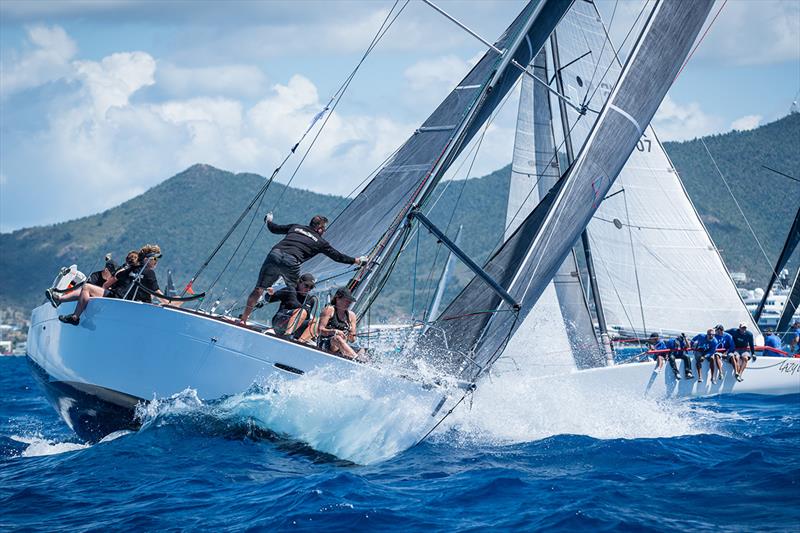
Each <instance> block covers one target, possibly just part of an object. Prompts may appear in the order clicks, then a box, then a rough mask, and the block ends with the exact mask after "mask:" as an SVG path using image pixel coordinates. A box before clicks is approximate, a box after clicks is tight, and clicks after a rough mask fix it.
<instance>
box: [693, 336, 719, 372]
mask: <svg viewBox="0 0 800 533" xmlns="http://www.w3.org/2000/svg"><path fill="white" fill-rule="evenodd" d="M718 346H719V345H718V343H717V339H716V337H714V330H713V329H709V330H708V331H706V334H705V335H703V334H702V333H700V334H698V335H695V336H694V337H692V348H694V364H695V367H696V368H697V382H698V383H702V382H703V360H704V359H708V365H709V370H708V374H709V378H710V379H711V382H712V383H716V381H715V380H714V366H715V360H714V359H715V357H714V356H715V354H716V352H717V347H718Z"/></svg>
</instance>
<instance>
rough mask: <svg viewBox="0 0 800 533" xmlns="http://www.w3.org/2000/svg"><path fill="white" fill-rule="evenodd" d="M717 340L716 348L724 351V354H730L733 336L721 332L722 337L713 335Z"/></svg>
mask: <svg viewBox="0 0 800 533" xmlns="http://www.w3.org/2000/svg"><path fill="white" fill-rule="evenodd" d="M714 338H715V339H716V340H717V346H718V347H721V348H723V349H724V350H725V353H731V352H732V351H733V350H734V348H735V347H734V344H733V335H731V334H730V333H728V332H727V331H723V332H722V335H716V334H715V335H714Z"/></svg>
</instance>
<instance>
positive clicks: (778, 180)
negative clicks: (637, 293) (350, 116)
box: [0, 114, 800, 320]
mask: <svg viewBox="0 0 800 533" xmlns="http://www.w3.org/2000/svg"><path fill="white" fill-rule="evenodd" d="M704 141H705V143H706V145H707V146H708V149H709V150H710V151H711V153H712V154H713V156H714V158H715V159H716V163H717V165H718V166H719V168H720V170H721V172H722V174H723V175H724V176H725V179H726V180H727V182H728V184H729V186H730V187H731V190H732V191H733V193H734V195H735V197H736V199H737V200H738V201H739V203H740V205H741V206H742V208H743V210H744V212H745V214H746V215H747V218H748V219H749V221H750V223H751V225H752V227H753V229H754V231H755V233H756V234H757V235H758V237H759V239H760V240H761V242H762V244H763V246H764V248H765V251H766V253H767V255H768V257H769V262H772V261H774V260H775V258H776V257H777V255H778V254H779V252H780V248H781V246H782V244H783V240H784V237H785V234H786V231H787V230H788V227H789V225H790V224H791V221H792V220H793V218H794V213H795V211H796V209H797V207H798V205H800V183H796V182H793V181H790V180H788V179H786V178H782V177H780V176H777V175H775V174H774V173H771V172H769V171H767V170H764V169H762V168H761V165H762V164H764V165H767V166H770V167H772V168H775V169H778V170H781V171H783V172H786V173H788V174H791V175H793V176H799V175H800V150H798V148H800V115H798V114H793V115H790V116H787V117H785V118H783V119H781V120H778V121H776V122H773V123H770V124H767V125H765V126H762V127H760V128H757V129H755V130H752V131H746V132H738V131H733V132H730V133H726V134H722V135H714V136H710V137H706V138H705V139H704ZM666 148H667V151H668V152H669V155H670V157H671V158H672V160H673V162H674V164H675V166H676V167H677V169H678V171H679V173H680V175H681V176H682V178H683V180H684V183H685V184H686V187H687V190H688V191H689V194H690V195H691V197H692V199H693V200H694V202H695V204H696V206H697V208H698V211H699V212H700V214H701V217H702V218H703V220H704V222H705V223H706V225H707V227H708V229H709V231H710V232H711V234H712V237H713V238H714V241H715V242H716V243H717V245H718V246H719V247H720V248H721V249H722V251H723V252H722V253H723V257H724V258H725V260H726V263H727V264H728V267H729V269H730V270H732V271H746V272H747V273H748V275H749V276H750V277H751V278H753V279H754V283H755V284H756V285H763V284H764V283H765V281H766V278H767V277H768V276H769V272H770V268H771V267H770V264H769V263H768V262H767V261H766V260H765V259H764V257H763V256H762V254H761V252H760V250H759V247H758V245H757V244H756V243H755V241H754V239H753V238H752V236H751V234H750V232H749V230H748V229H747V225H746V223H745V221H744V219H743V218H742V216H741V214H740V213H739V211H738V209H737V208H736V204H735V203H734V202H733V200H732V198H731V195H730V194H729V193H728V191H727V190H726V188H725V185H724V183H723V181H722V178H720V176H719V174H718V173H717V171H716V169H715V168H714V165H713V163H712V162H711V159H710V158H709V157H708V154H707V153H705V149H704V148H703V145H702V143H701V142H700V141H699V140H693V141H689V142H683V143H667V145H666ZM509 174H510V170H509V167H505V168H503V169H500V170H498V171H496V172H494V173H492V174H490V175H488V176H484V177H481V178H474V179H470V180H465V181H455V182H448V183H447V184H443V185H441V187H440V191H439V192H437V193H436V194H435V195H434V198H436V197H437V196H438V195H439V193H441V197H440V198H439V199H438V200H437V202H436V204H435V207H434V208H433V209H432V211H431V213H430V217H431V218H432V219H433V220H434V222H436V223H437V225H439V226H440V227H442V228H444V227H447V226H448V223H449V228H450V230H449V234H450V235H454V234H455V231H456V229H457V227H458V226H459V225H463V227H464V230H463V231H464V238H463V239H462V245H463V247H464V248H465V250H466V251H467V252H468V253H469V254H470V255H471V256H472V257H474V258H476V260H478V261H479V262H480V261H482V260H485V258H486V257H487V256H488V254H489V253H490V252H491V250H492V249H493V248H494V246H495V245H496V244H497V243H498V241H499V239H500V236H501V234H502V231H503V225H504V221H505V202H506V198H507V195H508V179H509ZM263 180H264V178H263V177H261V176H258V175H255V174H232V173H230V172H225V171H222V170H219V169H216V168H213V167H210V166H208V165H195V166H193V167H191V168H189V169H187V170H185V171H184V172H181V173H180V174H178V175H176V176H173V177H172V178H169V179H168V180H166V181H164V182H163V183H161V184H160V185H158V186H156V187H153V188H152V189H150V190H148V191H146V192H145V193H143V194H142V195H140V196H137V197H135V198H133V199H131V200H129V201H127V202H125V203H123V204H121V205H119V206H117V207H114V208H112V209H109V210H107V211H104V212H102V213H99V214H97V215H92V216H88V217H84V218H80V219H76V220H71V221H68V222H64V223H61V224H56V225H52V226H45V227H35V228H26V229H22V230H18V231H15V232H13V233H4V234H0V251H2V253H1V254H0V279H3V283H2V285H0V306H10V307H17V308H24V309H30V308H31V307H33V306H35V305H37V304H38V303H40V302H42V301H43V297H42V294H43V290H44V288H46V287H47V286H49V284H50V282H51V281H52V278H53V277H54V275H55V273H56V271H57V269H58V268H59V267H61V266H63V265H69V264H72V263H77V264H78V265H79V266H80V267H81V269H82V270H84V271H85V272H87V273H88V272H91V271H92V270H94V269H96V268H99V266H100V264H101V262H102V257H103V255H104V254H105V253H107V252H111V253H112V254H113V256H114V258H115V259H117V260H119V259H121V258H123V257H124V255H125V253H126V252H127V251H128V250H130V249H136V248H139V247H140V246H141V245H142V244H145V243H147V242H155V243H158V244H160V245H161V247H162V250H163V252H164V258H163V259H162V261H161V262H160V264H159V269H158V273H159V277H160V279H161V280H162V284H163V281H164V280H165V278H166V272H167V270H168V269H170V270H172V272H173V276H174V279H175V283H176V285H177V286H179V287H180V286H182V285H183V284H185V283H186V282H187V281H188V279H190V277H191V276H192V274H193V273H194V272H195V271H196V270H197V268H198V267H199V266H200V265H201V264H202V262H203V261H204V259H205V258H206V257H207V256H208V254H209V252H210V251H211V250H212V249H213V247H214V246H215V245H216V243H217V242H218V241H219V240H220V239H221V238H222V236H223V235H224V234H225V232H226V231H227V229H228V228H229V227H230V225H231V223H232V222H233V221H234V220H235V219H236V218H237V217H238V216H239V214H240V213H241V211H242V209H243V208H244V206H246V205H247V204H248V202H249V201H250V199H251V198H252V197H253V195H254V194H255V192H256V191H257V190H258V188H259V187H260V186H261V184H263ZM462 188H463V191H462ZM279 198H280V199H281V202H280V206H279V207H276V203H277V201H278V199H279ZM346 202H347V200H346V199H344V198H341V197H338V196H333V195H324V194H318V193H313V192H310V191H305V190H300V189H293V188H286V187H284V186H283V185H280V184H274V185H273V186H272V187H271V188H270V190H269V191H268V193H267V195H266V196H265V198H264V200H263V201H262V203H261V204H260V205H259V206H258V209H257V211H256V214H255V216H253V217H251V216H249V215H248V217H247V218H246V219H245V222H244V223H243V224H242V226H241V227H240V229H239V230H238V231H237V232H235V233H234V234H233V235H232V236H231V238H230V239H229V240H228V242H227V244H226V245H225V246H224V247H223V248H222V250H221V251H220V253H219V254H218V255H217V257H216V258H215V260H214V261H212V263H211V264H210V265H209V267H208V269H207V270H206V272H204V274H203V275H202V276H201V277H200V278H199V279H198V281H197V282H196V284H195V287H196V289H199V290H204V289H205V288H207V287H208V286H209V285H210V284H211V283H212V282H213V281H214V279H215V278H216V277H217V275H218V274H219V272H220V271H221V270H222V268H223V266H224V265H225V264H226V262H227V261H228V260H229V258H230V257H231V255H232V254H233V252H234V250H235V249H236V247H237V245H239V243H240V242H241V246H240V248H239V252H238V254H236V256H235V257H234V258H233V259H232V261H231V263H230V266H229V268H228V269H227V271H226V274H225V275H223V276H222V277H221V278H220V280H219V282H218V283H217V284H216V286H215V290H214V292H213V293H212V296H213V298H211V299H215V298H222V300H223V301H224V302H226V303H228V304H229V305H230V302H233V301H234V300H238V301H241V297H242V295H243V294H246V292H247V291H248V290H249V289H250V288H251V287H252V284H253V283H254V282H255V278H256V276H257V273H258V269H259V267H260V264H261V261H262V260H263V258H264V256H265V255H266V252H267V251H268V250H269V248H270V247H271V246H272V245H273V244H274V243H275V242H276V240H277V239H276V236H274V235H271V234H270V233H269V232H267V231H261V232H260V233H258V230H259V229H261V228H262V227H263V222H262V218H263V215H264V213H265V212H266V211H269V210H274V212H275V217H276V221H278V222H282V223H287V222H305V221H307V220H309V219H310V218H311V216H312V215H314V214H316V213H324V214H326V215H327V216H328V217H329V218H332V216H335V215H336V214H337V213H338V212H339V211H341V209H342V208H343V207H344V206H345V205H346ZM456 204H458V209H457V210H455V214H454V216H453V218H452V221H451V220H450V216H451V213H452V212H453V208H454V206H455V205H456ZM251 223H252V226H251V227H250V230H249V232H247V235H245V230H246V229H247V228H248V225H249V224H251ZM256 234H258V238H257V239H255V240H254V237H255V236H256ZM243 237H244V238H243ZM343 251H344V252H350V250H347V249H346V248H345V249H344V250H343ZM437 251H438V254H437ZM415 256H416V257H417V261H416V265H417V267H416V269H415V268H414V264H415V261H414V259H415ZM445 256H446V250H443V249H440V247H439V246H437V244H436V242H435V241H434V239H433V238H432V237H431V235H429V234H428V233H427V232H422V233H421V234H420V236H419V248H418V249H417V240H416V238H415V239H414V240H412V241H411V242H409V244H408V247H407V250H406V253H405V254H403V255H402V256H401V259H400V260H399V261H398V263H397V265H396V267H395V269H394V271H393V274H392V277H391V279H390V281H389V283H388V284H387V287H386V290H385V291H384V292H383V293H382V296H381V298H380V299H379V301H378V302H377V303H376V305H375V306H374V308H373V309H374V312H373V316H372V317H371V318H372V319H373V320H385V319H387V318H390V317H393V316H398V315H406V316H407V315H408V314H409V313H410V312H411V309H412V305H413V307H414V310H415V311H416V313H415V314H416V315H417V316H419V310H420V309H422V308H425V307H426V306H427V303H428V300H429V298H430V296H431V294H432V291H433V290H434V288H435V284H436V281H437V277H438V272H439V271H440V270H441V268H442V266H443V262H444V260H445ZM243 257H244V259H242V258H243ZM456 277H457V279H458V283H456V284H455V286H453V287H451V288H450V291H451V292H452V291H455V290H457V289H458V286H459V285H461V284H463V283H465V282H466V281H467V280H468V279H469V273H468V272H467V271H466V269H464V268H463V267H459V268H458V269H457V270H456ZM415 285H416V287H417V292H416V299H414V298H413V297H412V287H414V286H415Z"/></svg>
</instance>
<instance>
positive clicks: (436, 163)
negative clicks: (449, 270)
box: [306, 0, 572, 285]
mask: <svg viewBox="0 0 800 533" xmlns="http://www.w3.org/2000/svg"><path fill="white" fill-rule="evenodd" d="M571 3H572V0H531V1H530V2H529V3H528V4H527V5H526V6H525V8H524V9H523V10H522V12H521V13H520V14H519V16H518V17H517V18H516V19H515V20H514V21H513V22H512V23H511V25H510V26H509V27H508V29H507V30H506V31H505V32H504V33H503V35H502V36H501V37H500V38H499V39H498V40H497V42H496V43H495V44H494V47H495V48H496V49H499V50H501V51H503V52H504V53H503V54H502V55H501V54H499V53H497V51H495V50H494V49H489V50H488V51H487V52H486V54H484V56H483V57H482V58H481V60H480V61H479V62H478V63H477V64H476V65H475V66H474V67H473V68H472V70H470V72H469V73H468V74H467V75H466V77H465V78H464V79H463V80H461V82H460V83H459V84H458V85H457V86H456V87H455V88H454V89H453V90H452V91H451V92H450V94H449V95H448V96H447V98H445V100H444V101H443V102H442V103H441V104H440V105H439V107H437V108H436V110H435V111H434V112H433V114H432V115H431V116H430V117H428V119H427V120H426V121H425V122H424V123H423V124H422V126H420V127H419V128H418V129H417V130H416V131H415V132H414V134H413V135H412V136H411V137H410V138H409V139H408V140H407V141H406V142H405V143H404V144H403V145H402V146H401V147H400V149H399V150H398V151H397V153H396V154H395V155H394V157H392V159H391V160H390V161H389V162H388V163H386V165H385V166H383V167H382V168H381V169H380V170H379V171H378V173H377V174H376V175H375V177H374V178H373V179H372V181H371V182H370V183H369V184H368V185H367V186H366V187H365V188H364V190H362V191H361V192H360V193H359V194H358V195H357V196H356V197H355V198H354V199H353V201H352V202H351V203H350V204H349V205H348V206H347V207H346V208H345V209H344V211H343V212H342V213H340V214H339V215H338V217H337V218H336V219H335V220H334V221H333V222H332V223H331V224H330V227H329V229H328V232H327V233H326V238H327V239H328V240H329V241H330V243H331V244H332V245H333V246H334V247H336V248H337V249H340V250H342V251H344V252H346V253H349V254H351V255H361V254H369V255H370V258H371V261H370V264H369V266H368V267H366V268H362V269H361V271H360V272H359V273H358V274H357V276H356V278H354V280H355V283H354V285H355V284H358V283H363V282H364V281H365V280H366V279H367V278H368V277H369V275H370V274H371V273H372V272H374V271H375V270H376V267H378V268H380V267H381V266H382V259H383V257H384V255H386V254H388V250H389V249H390V248H391V246H390V245H389V243H390V242H392V237H393V236H394V235H396V234H397V233H398V231H399V230H400V228H401V227H402V225H403V224H405V216H406V214H407V213H408V212H409V211H410V210H411V208H412V207H413V206H414V205H415V203H417V202H418V201H420V199H421V198H422V199H424V197H425V195H426V193H427V192H428V191H429V190H431V189H432V187H433V186H435V185H436V182H437V181H438V180H439V179H441V177H442V175H443V173H444V172H445V171H446V169H447V167H448V166H449V164H450V163H451V162H452V160H453V159H454V158H455V157H456V156H457V155H458V154H459V153H460V151H461V150H462V149H463V148H464V147H465V146H466V144H467V143H468V142H469V140H470V139H471V138H472V137H473V136H474V134H475V132H476V131H477V130H478V128H479V127H480V125H481V124H482V123H483V122H484V121H485V120H486V119H487V118H488V117H489V115H490V114H491V113H492V111H493V110H494V109H495V108H496V106H497V105H498V104H499V103H500V102H501V101H502V99H503V97H504V96H505V94H506V93H507V92H508V91H509V90H510V89H511V88H512V87H513V85H514V83H515V82H516V80H517V79H518V77H519V76H520V74H521V71H520V70H519V69H518V68H516V67H514V66H513V65H512V63H511V60H512V59H514V60H516V61H517V62H519V63H520V64H522V65H527V64H528V63H529V62H530V60H531V59H532V57H533V54H535V53H536V52H537V51H538V50H539V49H540V48H541V47H542V45H543V44H544V41H545V40H546V39H547V37H548V35H549V34H550V32H551V31H552V29H553V28H554V27H555V25H556V24H557V23H558V21H559V20H560V19H561V17H562V16H563V15H564V13H565V12H566V11H567V9H568V8H569V6H570V4H571ZM306 268H308V270H310V271H312V272H314V273H315V274H316V275H317V278H318V279H335V280H336V281H338V282H344V281H346V280H347V279H348V278H344V277H341V276H342V275H343V274H346V273H347V272H348V270H349V269H348V268H347V267H343V266H342V265H336V264H334V263H332V262H330V261H329V260H326V259H325V258H323V257H317V258H315V259H313V260H311V261H309V262H308V263H306ZM337 276H338V279H337Z"/></svg>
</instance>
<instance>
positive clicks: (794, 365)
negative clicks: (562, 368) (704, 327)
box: [541, 356, 800, 399]
mask: <svg viewBox="0 0 800 533" xmlns="http://www.w3.org/2000/svg"><path fill="white" fill-rule="evenodd" d="M724 365H725V371H724V373H723V379H722V380H718V381H717V383H715V384H712V383H711V381H710V380H709V375H708V371H709V369H708V362H705V363H703V371H702V378H703V381H702V382H700V383H698V381H697V376H696V375H695V379H685V378H684V379H681V380H680V381H678V380H676V379H675V376H674V374H673V372H672V370H671V369H670V367H669V366H668V365H667V364H666V363H665V365H664V368H663V369H662V370H661V372H660V373H656V372H654V369H655V363H654V362H645V363H628V364H621V365H617V366H611V367H603V368H592V369H589V370H579V371H575V372H572V373H569V374H560V375H556V376H551V377H547V378H541V379H542V382H543V384H542V386H543V387H544V386H547V387H560V386H571V387H577V388H579V389H580V390H589V391H590V390H597V391H603V392H604V393H610V394H614V393H617V392H618V393H620V394H626V395H628V397H635V396H638V395H641V396H647V397H649V398H665V399H666V398H688V397H704V396H716V395H719V394H765V395H783V394H800V359H793V358H786V357H768V356H762V357H758V359H757V360H756V361H755V362H750V364H748V366H747V370H745V372H744V374H743V376H742V377H743V378H744V381H742V382H739V381H737V380H736V378H735V376H734V375H733V369H732V368H731V367H730V365H729V364H728V363H725V364H724ZM678 369H679V370H680V372H681V376H684V372H683V363H682V362H681V361H678ZM692 372H693V373H695V374H696V369H694V368H693V369H692ZM545 382H546V383H545Z"/></svg>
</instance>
